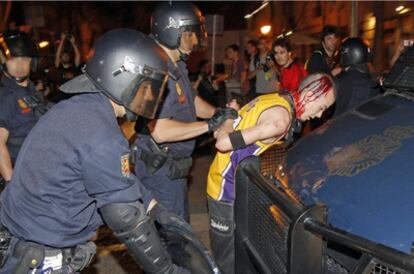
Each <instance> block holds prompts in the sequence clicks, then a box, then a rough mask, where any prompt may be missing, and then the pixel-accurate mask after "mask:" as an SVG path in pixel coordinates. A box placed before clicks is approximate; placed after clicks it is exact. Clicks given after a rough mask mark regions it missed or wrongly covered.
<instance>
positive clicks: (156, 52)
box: [0, 29, 191, 273]
mask: <svg viewBox="0 0 414 274" xmlns="http://www.w3.org/2000/svg"><path fill="white" fill-rule="evenodd" d="M167 79H168V71H167V55H166V54H165V53H164V52H163V51H162V50H161V49H160V48H159V47H158V45H157V44H156V43H155V42H154V41H153V40H152V39H150V38H149V37H148V36H146V35H144V34H142V33H140V32H138V31H135V30H130V29H118V30H113V31H110V32H108V33H106V34H104V35H103V36H102V37H101V38H100V39H99V40H98V41H97V42H96V45H95V47H94V55H93V57H92V58H91V59H90V60H89V61H88V62H87V64H86V70H85V74H83V75H81V76H78V77H76V78H74V79H73V80H71V81H69V82H67V83H65V84H64V85H63V86H62V87H61V89H62V90H63V91H64V92H67V93H84V94H80V95H78V96H75V97H72V98H71V99H69V100H67V101H65V102H61V103H60V104H58V105H56V106H55V107H53V108H52V109H51V110H50V111H49V112H48V113H46V114H45V115H44V116H43V117H42V119H41V120H40V121H39V122H38V123H37V124H36V126H35V127H34V128H33V129H32V131H31V133H30V135H29V136H28V138H27V139H26V141H25V143H24V144H23V147H22V149H21V152H20V155H19V157H18V160H17V162H16V166H15V172H14V175H13V177H12V181H11V183H10V184H9V185H8V186H7V187H6V189H5V190H4V192H3V193H2V194H3V195H2V200H1V202H2V205H1V223H2V225H3V226H4V228H3V229H2V230H1V233H0V235H4V234H5V232H6V231H9V232H10V234H11V235H12V236H11V241H10V244H9V248H8V252H6V253H7V255H6V256H8V258H6V262H5V265H4V266H3V267H2V268H1V269H0V273H12V269H14V270H13V271H14V273H28V271H33V272H30V273H46V272H47V273H75V272H78V271H80V270H82V269H83V268H84V267H86V266H87V265H88V263H89V262H90V261H91V258H92V257H93V254H94V251H95V246H94V244H93V243H92V242H88V239H90V238H91V236H93V235H94V234H95V232H96V229H97V228H98V227H99V226H100V225H101V224H102V223H103V221H105V222H106V223H107V225H108V226H109V227H110V228H111V229H112V230H113V231H114V233H115V236H116V237H117V238H118V239H119V240H120V241H121V242H123V243H125V244H126V245H127V247H128V250H129V252H130V253H131V255H132V256H133V257H134V259H135V260H136V261H137V262H138V263H140V264H141V266H142V267H143V269H144V270H145V271H146V272H147V273H186V271H185V270H184V269H180V268H179V267H178V266H176V265H174V264H173V263H172V261H171V258H170V256H169V254H168V252H167V251H166V249H165V248H164V246H163V245H162V244H161V241H160V238H159V235H158V233H157V232H156V230H155V228H154V223H153V222H152V221H151V220H155V221H156V222H158V223H159V224H161V225H172V226H177V227H181V228H184V229H185V230H187V231H191V228H190V226H189V225H188V224H187V223H185V222H184V221H182V220H181V219H180V218H179V217H178V216H175V215H174V214H171V213H169V212H167V211H166V210H164V209H163V208H162V207H161V206H160V205H158V204H157V203H156V201H155V200H154V199H152V196H151V194H150V192H148V191H147V190H146V189H145V188H144V187H143V185H142V184H141V183H140V182H139V180H138V179H137V178H136V177H135V176H134V175H133V174H132V173H131V172H130V170H129V147H128V142H127V140H126V139H125V138H124V136H123V135H122V133H121V131H120V129H119V126H118V124H117V120H116V118H117V117H121V116H124V115H125V114H127V116H128V117H130V118H131V119H132V118H134V117H136V115H144V116H145V117H148V118H153V117H154V114H155V111H156V108H157V105H158V103H159V100H160V98H161V97H162V93H163V90H164V87H165V83H166V81H167ZM3 239H4V237H3ZM4 242H5V241H2V244H3V245H1V246H0V255H2V256H0V259H2V258H3V259H4V255H5V254H4V253H3V252H1V251H4V250H5V248H4ZM6 242H7V241H6ZM48 271H50V272H48Z"/></svg>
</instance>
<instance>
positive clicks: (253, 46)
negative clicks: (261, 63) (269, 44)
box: [246, 39, 259, 99]
mask: <svg viewBox="0 0 414 274" xmlns="http://www.w3.org/2000/svg"><path fill="white" fill-rule="evenodd" d="M257 45H258V43H257V41H256V40H253V39H251V40H249V41H247V44H246V53H247V55H248V57H249V68H250V64H251V63H252V62H253V63H254V60H255V58H256V59H257V58H259V55H258V54H259V53H258V49H257ZM248 78H249V94H248V95H249V96H248V97H249V98H250V99H253V98H254V97H255V96H254V95H255V93H256V75H254V76H252V77H250V75H249V77H248Z"/></svg>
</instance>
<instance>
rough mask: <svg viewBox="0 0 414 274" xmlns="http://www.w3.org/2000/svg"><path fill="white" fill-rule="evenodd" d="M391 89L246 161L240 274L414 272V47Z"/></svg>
mask: <svg viewBox="0 0 414 274" xmlns="http://www.w3.org/2000/svg"><path fill="white" fill-rule="evenodd" d="M384 87H385V88H384V92H383V93H382V94H381V95H379V96H376V97H374V98H372V99H370V100H369V101H367V102H365V103H363V104H361V105H359V106H357V107H355V108H354V109H352V110H350V111H348V112H347V113H344V114H343V115H341V116H338V117H337V118H335V119H334V120H331V121H329V122H328V123H326V124H325V125H323V126H322V127H320V128H318V129H317V130H315V131H314V132H312V133H311V134H310V135H308V136H306V137H305V138H303V139H301V140H300V141H298V142H297V143H296V144H295V145H294V146H293V147H292V148H291V149H289V151H287V153H286V154H287V157H282V156H283V154H284V149H283V148H275V149H273V150H271V151H269V152H266V153H264V154H263V155H262V156H261V157H260V158H250V159H248V160H246V161H245V162H243V163H242V164H241V165H240V166H239V168H238V170H237V173H236V182H237V183H236V196H237V199H236V200H237V201H236V205H235V215H236V267H237V271H236V272H237V273H291V274H293V273H306V274H313V273H315V274H319V273H339V274H341V273H364V274H365V273H367V274H368V273H369V274H391V273H399V274H408V273H414V256H413V252H414V218H413V216H412V215H413V214H414V47H411V48H408V49H407V50H406V52H405V53H404V54H403V55H402V56H401V57H400V59H399V60H398V62H397V63H396V65H395V66H394V67H393V68H392V70H391V72H390V74H389V75H388V77H387V78H386V80H385V83H384ZM278 156H280V157H279V159H278ZM272 164H273V167H272V168H270V170H269V168H268V166H272ZM266 168H267V170H266Z"/></svg>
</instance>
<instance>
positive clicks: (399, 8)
mask: <svg viewBox="0 0 414 274" xmlns="http://www.w3.org/2000/svg"><path fill="white" fill-rule="evenodd" d="M403 9H404V6H398V7H396V8H395V11H396V12H399V11H402V10H403Z"/></svg>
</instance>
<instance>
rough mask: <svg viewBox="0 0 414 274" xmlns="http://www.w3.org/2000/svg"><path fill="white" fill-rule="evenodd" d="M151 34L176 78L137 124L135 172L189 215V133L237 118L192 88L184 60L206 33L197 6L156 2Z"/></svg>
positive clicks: (162, 198)
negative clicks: (152, 115)
mask: <svg viewBox="0 0 414 274" xmlns="http://www.w3.org/2000/svg"><path fill="white" fill-rule="evenodd" d="M151 35H152V36H153V38H154V39H155V40H156V41H157V43H158V44H159V45H160V46H161V47H162V49H163V50H164V51H165V52H166V53H167V55H168V56H169V62H168V64H169V70H170V71H171V72H172V74H174V75H176V78H177V79H170V80H169V82H168V93H167V95H166V98H165V99H164V102H163V104H162V105H161V107H160V111H159V113H158V116H157V118H156V120H152V121H150V122H149V123H148V126H147V127H145V128H142V129H137V133H138V138H137V140H136V146H137V154H136V155H137V157H136V158H137V164H136V166H135V171H136V172H135V173H136V174H137V176H138V178H139V179H140V180H141V181H142V183H143V184H144V185H145V187H147V188H148V189H150V190H151V191H152V193H153V194H154V196H155V198H156V199H157V200H158V201H159V202H160V203H161V204H163V205H164V206H165V207H167V209H168V210H170V211H172V212H174V213H176V214H178V215H179V216H181V217H184V218H185V219H187V220H189V213H188V198H187V181H186V177H187V175H188V173H189V170H190V167H191V165H192V158H191V154H192V152H193V149H194V146H195V139H194V138H195V137H197V136H199V135H201V134H204V133H206V132H212V131H213V130H214V129H216V128H217V127H218V126H219V125H220V124H221V123H223V122H224V121H225V120H226V119H227V118H232V119H235V118H237V112H236V111H234V110H233V109H229V108H228V109H220V110H216V109H215V108H214V107H212V106H211V105H209V104H208V103H207V102H205V101H204V100H202V99H201V98H200V97H199V96H196V94H195V91H193V90H192V86H191V84H190V81H189V78H188V71H187V68H186V64H185V62H184V61H185V60H186V59H187V57H188V55H189V54H190V53H191V51H192V50H193V49H195V48H197V47H199V46H200V45H202V44H203V43H204V42H205V38H206V32H205V29H204V17H203V16H202V14H201V11H200V10H199V9H198V8H197V7H196V6H194V5H193V4H191V3H189V2H174V1H169V2H163V3H161V4H159V5H158V6H157V7H156V9H155V10H154V12H153V14H152V17H151ZM197 117H198V118H202V119H207V120H204V121H197Z"/></svg>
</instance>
